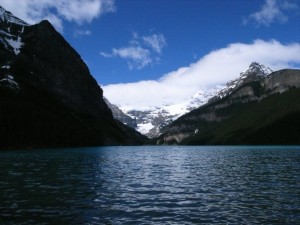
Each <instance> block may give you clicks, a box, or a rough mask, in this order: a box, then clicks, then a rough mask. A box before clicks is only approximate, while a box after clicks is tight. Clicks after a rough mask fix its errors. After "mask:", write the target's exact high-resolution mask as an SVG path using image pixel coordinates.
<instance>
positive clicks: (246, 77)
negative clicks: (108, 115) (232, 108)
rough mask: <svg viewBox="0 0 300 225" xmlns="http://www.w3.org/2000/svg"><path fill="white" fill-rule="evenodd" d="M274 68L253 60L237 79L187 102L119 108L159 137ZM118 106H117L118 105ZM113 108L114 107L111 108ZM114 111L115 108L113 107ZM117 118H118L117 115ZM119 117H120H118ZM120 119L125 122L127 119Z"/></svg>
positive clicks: (150, 134) (141, 128) (141, 129)
mask: <svg viewBox="0 0 300 225" xmlns="http://www.w3.org/2000/svg"><path fill="white" fill-rule="evenodd" d="M271 72H272V70H271V69H270V68H268V67H266V66H264V65H261V64H259V63H256V62H253V63H251V64H250V66H249V68H247V69H246V70H245V71H244V72H242V73H241V74H240V75H239V76H238V77H237V78H236V79H234V80H232V81H229V82H228V83H227V84H226V85H225V86H224V85H216V86H215V87H213V88H212V89H210V90H206V91H203V90H199V91H198V92H197V93H195V94H194V95H193V96H192V97H191V98H190V99H188V100H187V101H185V102H182V103H178V104H174V105H165V106H162V107H160V108H154V109H143V110H140V109H135V110H128V109H126V108H123V107H122V106H120V107H119V108H118V109H119V110H122V112H124V113H125V114H126V115H128V116H129V117H130V118H132V119H134V120H135V121H136V124H137V125H136V126H135V127H134V128H135V129H136V130H138V131H139V132H141V133H142V134H144V135H146V136H148V137H149V138H155V137H158V136H159V135H160V134H161V133H162V130H163V129H164V128H165V127H166V126H168V125H169V124H171V123H172V122H173V121H175V120H176V119H177V118H179V117H180V116H182V115H184V114H186V113H188V112H190V111H192V110H194V109H197V108H198V107H200V106H202V105H204V104H206V103H207V102H208V101H212V100H214V99H215V100H216V99H219V98H222V97H224V96H226V95H228V94H230V93H231V92H232V91H233V90H234V89H235V88H237V87H239V86H240V85H241V84H242V83H243V82H245V81H250V80H254V79H260V77H265V76H267V75H269V74H270V73H271ZM116 107H117V106H116ZM111 109H112V108H111ZM112 111H113V112H114V109H112ZM115 118H117V117H116V116H115ZM117 119H118V118H117ZM119 120H120V121H121V122H123V123H125V124H128V122H127V121H122V118H121V119H120V118H119Z"/></svg>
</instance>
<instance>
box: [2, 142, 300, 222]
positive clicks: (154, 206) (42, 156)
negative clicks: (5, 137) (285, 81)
mask: <svg viewBox="0 0 300 225" xmlns="http://www.w3.org/2000/svg"><path fill="white" fill-rule="evenodd" d="M0 157H1V164H0V202H1V204H0V224H297V223H298V221H300V175H299V174H300V163H299V162H300V148H297V147H294V148H282V147H281V148H279V147H276V148H270V147H269V148H262V147H110V148H87V149H56V150H39V151H10V152H8V151H7V152H0Z"/></svg>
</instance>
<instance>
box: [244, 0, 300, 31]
mask: <svg viewBox="0 0 300 225" xmlns="http://www.w3.org/2000/svg"><path fill="white" fill-rule="evenodd" d="M297 8H298V6H297V4H295V3H291V2H289V1H282V0H280V1H278V0H265V3H264V4H263V5H262V7H261V9H260V10H259V11H257V12H254V13H252V14H251V15H249V16H248V18H247V19H245V20H244V24H247V23H249V22H254V23H256V25H258V26H261V25H263V26H269V25H270V24H272V23H274V22H279V23H281V24H283V23H286V22H287V21H288V15H287V12H288V11H289V10H292V9H297Z"/></svg>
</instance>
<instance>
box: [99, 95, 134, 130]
mask: <svg viewBox="0 0 300 225" xmlns="http://www.w3.org/2000/svg"><path fill="white" fill-rule="evenodd" d="M104 101H105V103H106V104H107V106H108V107H109V108H110V110H111V111H112V114H113V117H114V118H115V119H116V120H118V121H120V122H121V123H123V124H125V125H127V126H129V127H131V128H133V129H136V128H137V123H136V120H135V119H133V118H131V117H130V116H128V115H126V114H125V113H124V112H123V111H122V110H121V109H120V108H119V107H118V106H116V105H114V104H111V103H110V102H109V101H108V100H107V98H104Z"/></svg>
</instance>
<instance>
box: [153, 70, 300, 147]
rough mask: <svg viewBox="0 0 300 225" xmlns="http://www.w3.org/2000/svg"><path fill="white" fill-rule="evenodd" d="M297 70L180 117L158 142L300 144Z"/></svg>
mask: <svg viewBox="0 0 300 225" xmlns="http://www.w3.org/2000/svg"><path fill="white" fill-rule="evenodd" d="M299 86H300V71H298V70H282V71H278V72H275V73H272V74H271V75H269V76H268V77H266V78H261V80H256V81H248V82H246V83H244V84H243V85H241V86H240V87H239V88H237V89H236V90H234V91H233V92H232V93H231V94H230V95H228V96H226V97H224V98H222V99H217V100H213V101H212V102H210V103H208V104H206V105H204V106H203V107H200V108H198V109H196V110H194V111H192V112H190V113H189V114H186V115H185V116H183V117H181V118H179V119H178V120H177V121H175V122H174V123H173V124H172V125H171V126H169V127H168V128H167V129H166V131H165V133H164V134H163V135H162V136H160V138H159V139H158V143H160V144H162V143H169V144H170V143H179V144H194V145H195V144H300V132H299V131H300V129H299V125H300V119H299V118H300V89H299Z"/></svg>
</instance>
